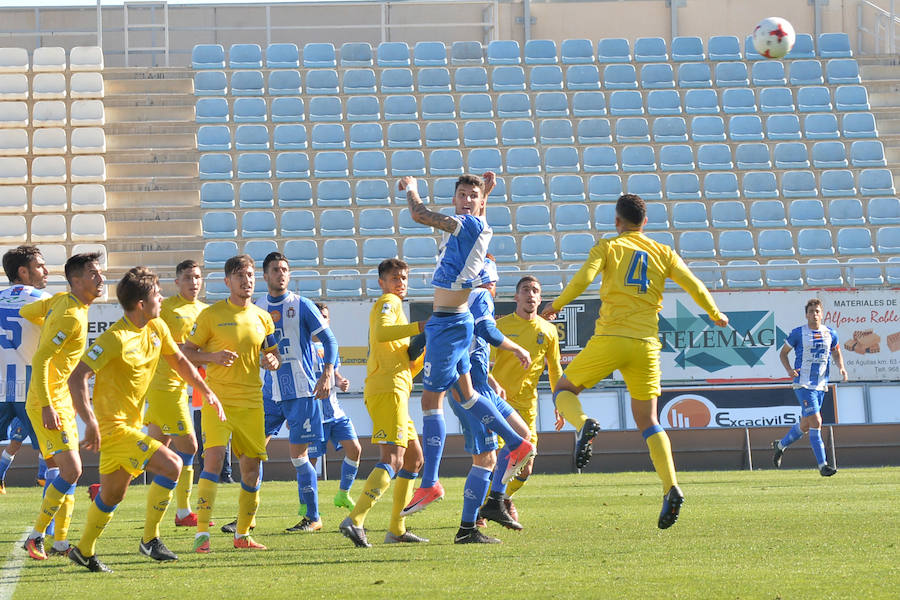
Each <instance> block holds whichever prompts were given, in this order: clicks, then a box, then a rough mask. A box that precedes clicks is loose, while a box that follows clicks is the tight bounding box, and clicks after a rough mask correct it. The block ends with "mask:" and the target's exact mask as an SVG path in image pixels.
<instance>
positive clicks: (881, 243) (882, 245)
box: [838, 227, 900, 254]
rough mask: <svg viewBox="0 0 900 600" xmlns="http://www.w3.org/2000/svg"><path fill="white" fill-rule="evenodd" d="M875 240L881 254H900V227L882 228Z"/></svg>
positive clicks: (876, 234) (877, 232) (876, 233)
mask: <svg viewBox="0 0 900 600" xmlns="http://www.w3.org/2000/svg"><path fill="white" fill-rule="evenodd" d="M863 231H868V230H867V229H865V230H863ZM875 239H876V241H877V245H878V253H879V254H900V227H880V228H879V229H878V231H876V232H875ZM838 241H839V242H840V232H838Z"/></svg>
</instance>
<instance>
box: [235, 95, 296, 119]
mask: <svg viewBox="0 0 900 600" xmlns="http://www.w3.org/2000/svg"><path fill="white" fill-rule="evenodd" d="M275 100H282V101H284V100H300V99H299V98H276V99H275ZM275 100H273V101H272V107H273V111H274V108H275ZM300 102H301V107H302V101H300ZM233 109H234V122H235V123H265V122H266V101H265V100H264V99H262V98H237V99H236V100H235V101H234V107H233ZM301 110H302V108H301ZM300 114H301V118H300V119H298V120H301V121H302V120H303V119H302V114H303V113H302V112H301V113H300ZM272 120H273V121H274V120H275V113H274V112H273V114H272Z"/></svg>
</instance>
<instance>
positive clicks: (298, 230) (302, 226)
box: [279, 208, 316, 238]
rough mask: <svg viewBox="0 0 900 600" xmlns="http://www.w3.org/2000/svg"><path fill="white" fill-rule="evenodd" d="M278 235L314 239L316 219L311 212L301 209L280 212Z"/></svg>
mask: <svg viewBox="0 0 900 600" xmlns="http://www.w3.org/2000/svg"><path fill="white" fill-rule="evenodd" d="M279 233H280V234H281V236H282V237H291V238H295V237H314V236H315V235H316V217H315V215H313V212H312V211H311V210H305V209H302V208H300V209H294V210H285V211H282V213H281V223H280V227H279Z"/></svg>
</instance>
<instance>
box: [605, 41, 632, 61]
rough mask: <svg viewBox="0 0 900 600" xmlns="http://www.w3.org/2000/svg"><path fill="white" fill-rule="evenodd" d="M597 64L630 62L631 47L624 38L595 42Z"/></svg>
mask: <svg viewBox="0 0 900 600" xmlns="http://www.w3.org/2000/svg"><path fill="white" fill-rule="evenodd" d="M597 62H599V63H627V62H631V46H630V44H629V43H628V40H626V39H624V38H602V39H600V40H598V41H597Z"/></svg>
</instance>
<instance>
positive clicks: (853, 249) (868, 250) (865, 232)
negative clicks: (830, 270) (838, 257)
mask: <svg viewBox="0 0 900 600" xmlns="http://www.w3.org/2000/svg"><path fill="white" fill-rule="evenodd" d="M837 248H838V254H850V255H859V254H875V248H873V247H872V232H871V231H870V230H869V229H868V228H866V227H846V228H842V229H838V232H837Z"/></svg>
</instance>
